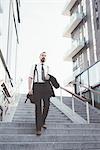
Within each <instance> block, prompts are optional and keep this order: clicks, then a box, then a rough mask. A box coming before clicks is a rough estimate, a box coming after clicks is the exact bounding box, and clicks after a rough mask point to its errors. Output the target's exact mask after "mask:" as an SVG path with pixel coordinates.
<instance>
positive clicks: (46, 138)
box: [0, 134, 100, 142]
mask: <svg viewBox="0 0 100 150" xmlns="http://www.w3.org/2000/svg"><path fill="white" fill-rule="evenodd" d="M40 141H41V142H82V141H84V142H87V141H89V142H90V141H91V142H92V141H93V142H94V141H97V142H98V141H99V142H100V135H97V134H93V136H91V135H85V136H83V135H79V136H77V135H75V134H73V135H49V134H48V135H42V136H39V137H38V136H36V135H35V134H33V135H27V134H26V135H23V134H21V135H18V134H14V135H9V134H6V135H4V134H0V142H40Z"/></svg>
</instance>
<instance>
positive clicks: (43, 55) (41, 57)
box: [40, 52, 46, 63]
mask: <svg viewBox="0 0 100 150" xmlns="http://www.w3.org/2000/svg"><path fill="white" fill-rule="evenodd" d="M40 61H41V62H42V63H44V62H45V61H46V53H45V52H43V53H41V54H40Z"/></svg>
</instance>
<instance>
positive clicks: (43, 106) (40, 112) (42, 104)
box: [35, 97, 50, 131]
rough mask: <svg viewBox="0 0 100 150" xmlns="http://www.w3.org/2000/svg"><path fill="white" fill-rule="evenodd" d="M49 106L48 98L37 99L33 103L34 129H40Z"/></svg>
mask: <svg viewBox="0 0 100 150" xmlns="http://www.w3.org/2000/svg"><path fill="white" fill-rule="evenodd" d="M49 106H50V98H46V97H45V98H43V99H37V100H36V103H35V117H36V130H37V131H41V127H42V126H43V124H45V120H46V117H47V115H48V110H49Z"/></svg>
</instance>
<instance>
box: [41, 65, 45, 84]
mask: <svg viewBox="0 0 100 150" xmlns="http://www.w3.org/2000/svg"><path fill="white" fill-rule="evenodd" d="M42 80H43V81H45V74H44V68H43V64H42Z"/></svg>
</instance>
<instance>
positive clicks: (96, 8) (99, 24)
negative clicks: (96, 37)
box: [94, 0, 100, 30]
mask: <svg viewBox="0 0 100 150" xmlns="http://www.w3.org/2000/svg"><path fill="white" fill-rule="evenodd" d="M94 7H95V15H96V26H97V30H98V29H99V28H100V23H99V12H98V1H97V0H95V1H94Z"/></svg>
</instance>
